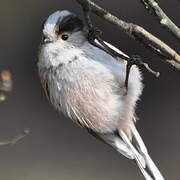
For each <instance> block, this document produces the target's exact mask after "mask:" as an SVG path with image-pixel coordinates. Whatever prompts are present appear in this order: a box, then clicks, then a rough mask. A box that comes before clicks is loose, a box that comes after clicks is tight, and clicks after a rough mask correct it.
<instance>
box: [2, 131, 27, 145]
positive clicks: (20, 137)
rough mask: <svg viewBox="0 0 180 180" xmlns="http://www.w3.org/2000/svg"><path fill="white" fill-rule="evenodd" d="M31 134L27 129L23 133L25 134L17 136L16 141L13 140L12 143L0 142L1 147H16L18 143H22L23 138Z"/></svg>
mask: <svg viewBox="0 0 180 180" xmlns="http://www.w3.org/2000/svg"><path fill="white" fill-rule="evenodd" d="M29 133H30V131H29V130H28V129H25V130H24V131H23V133H21V134H19V135H18V136H16V137H15V138H14V139H12V140H10V141H0V146H10V145H15V144H16V143H18V142H19V141H21V140H22V139H23V138H25V137H26V136H27V135H28V134H29Z"/></svg>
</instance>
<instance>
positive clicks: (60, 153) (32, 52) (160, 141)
mask: <svg viewBox="0 0 180 180" xmlns="http://www.w3.org/2000/svg"><path fill="white" fill-rule="evenodd" d="M95 2H97V3H98V4H99V5H101V6H103V7H104V8H106V9H109V10H110V11H111V12H112V13H113V14H115V15H117V16H118V17H120V18H122V19H124V20H126V21H128V22H134V23H137V24H139V25H142V26H143V27H145V28H146V29H148V30H149V31H150V32H152V33H153V34H155V35H157V36H158V37H160V38H161V39H162V40H164V41H166V42H167V43H168V44H169V45H171V46H173V47H174V48H175V49H176V50H178V51H179V50H180V49H179V43H178V41H177V40H175V39H174V37H172V36H171V35H170V34H169V33H168V32H167V31H166V30H164V29H162V28H161V27H160V26H159V25H158V23H157V22H156V21H155V20H154V18H153V17H152V16H150V15H149V14H148V13H147V12H146V11H145V9H144V7H143V6H142V4H141V3H140V2H139V1H138V0H137V1H132V0H126V1H115V0H112V1H108V0H104V1H101V0H96V1H95ZM159 3H160V5H161V7H162V8H163V9H164V10H165V11H166V12H167V14H168V15H169V16H170V17H172V19H173V20H174V22H176V24H177V25H179V26H180V24H179V18H180V13H179V12H180V3H179V2H178V1H177V0H171V1H170V0H169V1H163V0H159ZM58 9H68V10H71V11H73V12H75V13H77V14H79V15H81V14H82V13H81V8H80V6H79V5H78V4H77V3H76V2H75V0H61V1H60V0H31V1H25V0H1V5H0V59H1V60H0V70H3V69H8V70H10V71H11V72H12V75H13V81H14V90H13V92H12V95H10V96H9V98H8V99H7V101H5V102H4V103H2V104H0V139H2V140H4V139H10V138H12V137H14V136H15V135H17V134H18V133H20V132H21V131H22V130H23V129H24V128H29V129H30V130H31V134H30V135H29V136H28V137H26V138H25V139H24V140H23V141H21V142H20V143H18V144H17V145H15V146H13V147H1V148H0V179H2V180H40V179H43V180H76V179H77V180H110V179H111V180H117V179H118V180H121V179H122V180H140V179H142V180H143V177H142V175H141V174H140V172H139V170H138V168H137V167H136V166H135V164H134V163H133V162H131V161H129V160H127V159H125V158H124V157H122V156H121V155H119V154H118V153H117V152H115V151H114V150H113V149H111V148H110V147H108V146H106V145H104V144H103V143H101V142H99V141H98V140H96V139H95V138H94V137H92V136H90V135H89V134H88V133H86V132H85V131H84V130H82V129H80V128H79V127H77V126H76V125H74V124H73V123H72V122H71V121H69V120H67V119H65V118H64V117H62V116H59V115H58V113H57V112H56V111H55V110H53V108H52V107H51V105H49V103H48V102H47V100H46V97H45V95H44V92H43V90H42V89H41V86H40V83H39V79H38V76H37V66H36V63H37V53H38V44H39V42H40V38H41V32H40V27H41V23H42V21H43V19H44V18H45V17H47V16H48V15H49V14H51V13H52V12H54V11H56V10H58ZM93 18H94V23H95V24H96V25H97V26H98V27H99V28H100V29H103V31H104V33H103V37H104V39H105V40H107V41H110V42H111V43H113V44H114V45H116V46H117V47H119V48H120V49H121V50H123V51H124V52H126V53H127V54H129V55H132V54H139V55H141V56H142V57H144V58H146V59H147V60H148V62H149V64H150V65H151V67H153V68H154V69H155V70H158V71H160V72H161V76H160V78H158V79H156V78H155V77H154V76H152V75H151V74H149V73H147V72H144V71H143V74H144V84H145V88H144V93H143V96H142V98H141V101H139V103H138V108H137V114H138V116H139V117H140V121H138V123H137V126H138V129H139V131H140V133H141V135H142V136H143V139H144V141H145V143H146V145H147V147H148V148H149V151H150V154H151V156H152V158H153V159H154V160H155V162H156V164H157V166H158V167H159V168H160V170H161V171H162V173H163V174H164V176H165V177H166V179H170V180H179V179H180V178H179V175H180V165H179V162H180V140H179V139H180V136H179V133H180V131H179V129H180V95H179V92H180V83H179V82H180V76H179V74H178V73H177V72H175V71H173V70H172V69H171V68H170V67H169V66H168V65H166V64H164V63H163V62H162V61H159V58H158V57H157V56H155V55H153V54H152V53H151V52H149V51H148V50H146V49H145V48H144V47H143V46H141V45H139V44H138V43H137V42H135V41H133V40H132V39H129V38H128V37H127V36H126V35H125V34H123V33H121V32H119V31H118V30H117V29H116V28H113V27H112V26H111V25H109V24H108V23H106V22H103V21H102V20H101V19H99V18H96V17H95V16H93Z"/></svg>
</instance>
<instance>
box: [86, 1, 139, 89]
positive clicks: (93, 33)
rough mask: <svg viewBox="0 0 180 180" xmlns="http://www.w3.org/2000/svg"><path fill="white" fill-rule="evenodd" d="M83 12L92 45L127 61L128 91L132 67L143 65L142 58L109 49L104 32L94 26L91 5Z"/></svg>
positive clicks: (126, 81)
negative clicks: (104, 38)
mask: <svg viewBox="0 0 180 180" xmlns="http://www.w3.org/2000/svg"><path fill="white" fill-rule="evenodd" d="M83 12H84V17H85V21H86V26H87V28H88V35H87V38H88V41H89V42H90V43H91V44H92V45H94V46H96V47H98V48H100V49H102V50H104V51H105V52H107V53H108V54H110V55H111V56H113V57H115V58H117V57H118V58H121V59H124V60H126V61H127V67H126V78H125V87H126V90H128V80H129V73H130V70H131V67H132V65H137V66H142V65H143V62H142V60H141V58H140V56H137V55H133V56H131V57H127V56H124V55H123V54H120V53H118V52H117V51H115V50H113V49H112V48H111V47H109V46H108V45H107V44H106V43H105V42H104V41H103V40H102V39H101V37H100V36H101V35H102V31H101V30H100V29H99V28H97V27H94V26H93V24H92V21H91V18H90V13H91V8H90V5H89V3H86V4H84V6H83ZM95 40H98V42H96V41H95Z"/></svg>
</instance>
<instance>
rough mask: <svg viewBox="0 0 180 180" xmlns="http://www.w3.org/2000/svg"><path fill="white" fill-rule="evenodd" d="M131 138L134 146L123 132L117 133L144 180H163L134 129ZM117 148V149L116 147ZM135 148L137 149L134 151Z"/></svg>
mask: <svg viewBox="0 0 180 180" xmlns="http://www.w3.org/2000/svg"><path fill="white" fill-rule="evenodd" d="M132 133H133V137H134V140H135V146H134V145H133V144H132V142H131V141H130V140H129V138H128V137H127V135H126V134H125V133H124V132H123V131H121V130H120V131H119V134H120V136H121V138H122V140H123V142H124V143H125V144H126V145H127V146H128V147H129V151H130V152H131V154H133V157H134V158H133V159H135V161H136V163H137V165H138V167H139V168H140V170H141V172H142V174H143V175H144V177H145V179H146V180H164V178H163V176H162V175H161V173H160V172H159V170H158V168H157V167H156V165H155V164H154V162H153V161H152V159H151V158H150V156H149V154H148V151H147V148H146V146H145V145H144V143H143V140H142V139H141V137H140V135H139V133H138V131H137V130H136V128H135V127H134V129H133V130H132ZM118 148H119V147H118ZM136 148H137V149H136Z"/></svg>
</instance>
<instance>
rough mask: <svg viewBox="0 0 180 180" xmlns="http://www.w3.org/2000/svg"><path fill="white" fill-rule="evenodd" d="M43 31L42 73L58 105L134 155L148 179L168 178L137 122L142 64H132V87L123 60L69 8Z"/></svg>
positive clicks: (123, 151) (55, 15)
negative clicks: (90, 36) (94, 38)
mask: <svg viewBox="0 0 180 180" xmlns="http://www.w3.org/2000/svg"><path fill="white" fill-rule="evenodd" d="M42 31H43V32H42V33H43V38H42V44H41V46H40V51H39V61H38V68H39V76H40V79H41V83H42V86H43V88H44V89H45V92H46V95H47V97H48V99H49V101H50V102H51V103H52V104H53V106H54V107H55V108H56V109H57V110H58V111H60V112H62V113H63V114H64V115H65V116H67V117H69V118H70V119H72V120H73V121H74V122H76V123H77V124H79V125H80V126H82V127H84V128H86V129H87V130H88V131H89V132H90V133H91V134H93V135H95V136H96V137H98V138H99V139H101V140H102V141H104V142H105V143H107V144H109V145H110V146H112V147H113V148H114V149H116V150H117V151H118V152H120V153H121V154H123V155H124V156H126V157H127V158H129V159H134V160H135V161H136V163H137V165H138V166H139V168H140V170H141V172H142V173H143V175H144V177H145V179H146V180H163V179H164V178H163V177H162V175H161V173H160V172H159V170H158V169H157V167H156V166H155V164H154V163H153V161H152V160H151V158H150V156H149V154H148V151H147V149H146V147H145V145H144V143H143V141H142V139H141V137H140V135H139V133H138V131H137V129H136V127H135V122H136V120H135V106H136V101H137V100H138V99H139V96H140V95H141V93H142V82H141V74H140V72H139V70H138V68H137V67H135V66H133V67H132V69H131V72H130V76H129V81H128V90H127V89H126V88H125V85H124V81H125V76H126V64H125V63H124V61H123V60H122V61H120V62H117V60H116V59H115V58H114V57H112V56H111V55H109V54H108V53H106V52H105V51H103V50H101V49H99V48H97V47H95V46H93V45H91V44H90V43H89V42H88V40H87V29H86V27H85V25H84V23H83V21H82V20H81V19H79V18H78V17H77V16H76V15H75V14H73V13H71V12H69V11H66V10H64V11H57V12H55V13H53V14H52V15H50V16H49V17H48V19H47V20H46V21H45V23H44V24H43V30H42ZM107 45H108V46H111V48H113V49H114V50H116V51H118V52H119V53H122V52H121V51H119V50H118V49H116V48H115V47H113V46H112V45H110V44H107Z"/></svg>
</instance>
